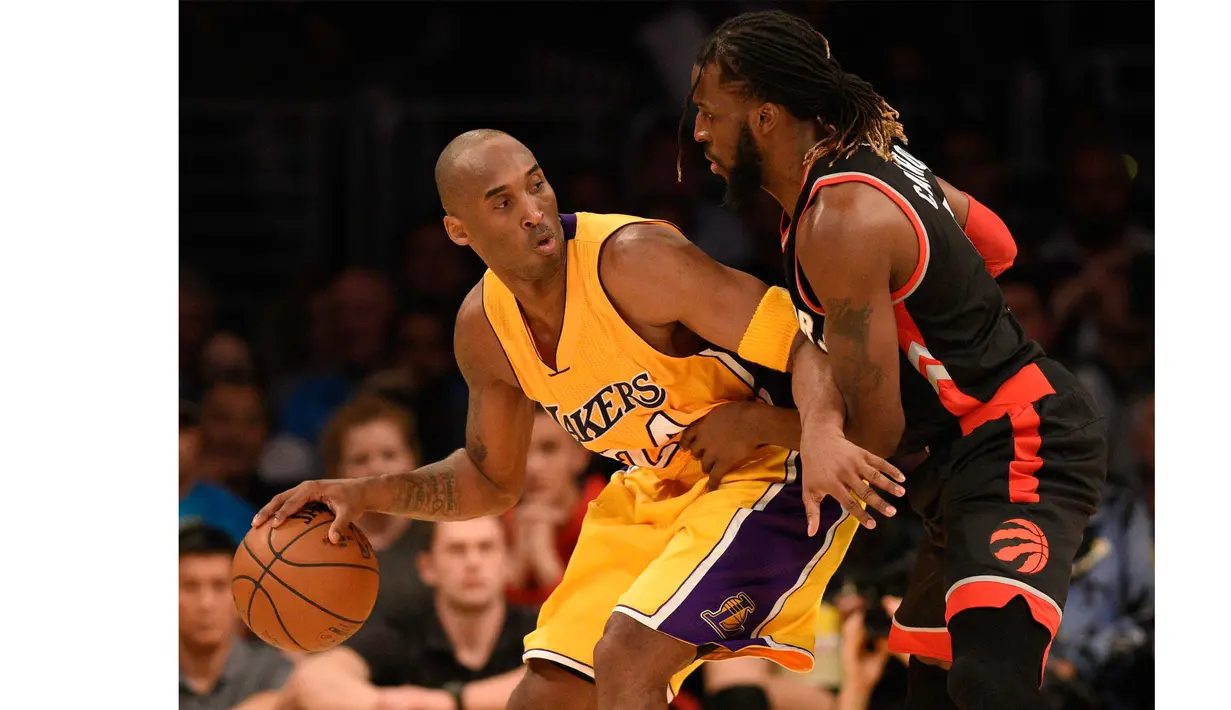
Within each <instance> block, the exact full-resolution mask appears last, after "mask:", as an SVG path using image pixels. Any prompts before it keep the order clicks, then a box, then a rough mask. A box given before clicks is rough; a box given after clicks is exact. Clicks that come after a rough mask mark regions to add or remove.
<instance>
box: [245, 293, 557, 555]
mask: <svg viewBox="0 0 1231 710" xmlns="http://www.w3.org/2000/svg"><path fill="white" fill-rule="evenodd" d="M454 349H455V351H456V354H457V363H458V366H459V367H460V369H461V371H462V375H463V377H465V378H466V384H467V385H468V386H469V388H470V408H469V411H468V413H467V415H466V447H465V448H464V449H459V450H457V451H455V452H453V453H452V454H450V455H449V456H448V457H446V458H445V459H444V460H442V461H438V462H436V463H433V464H429V465H427V466H423V467H421V468H418V469H416V470H414V471H408V472H405V473H396V474H387V475H384V476H376V477H369V478H358V479H352V480H334V481H308V482H306V483H301V484H300V485H298V486H296V487H295V488H292V489H291V490H289V491H287V492H285V493H282V494H280V495H278V496H276V497H275V498H274V499H273V500H272V501H270V502H269V503H268V504H267V505H266V506H265V507H264V508H262V509H261V511H260V512H259V513H257V516H256V518H254V519H253V525H254V526H257V525H260V524H262V523H263V522H264V521H265V520H266V519H267V518H269V517H271V516H272V517H273V518H274V521H275V525H278V524H281V521H284V520H286V519H287V518H288V517H289V516H290V515H292V514H294V513H295V512H296V511H297V510H299V509H300V508H301V507H303V506H304V505H305V504H306V503H308V502H310V501H314V500H316V501H321V502H324V503H325V504H326V505H328V506H329V507H330V508H331V509H332V510H333V512H334V514H335V515H336V517H337V518H338V519H337V520H336V521H335V522H334V524H333V525H332V526H331V527H330V538H331V539H334V540H335V541H336V539H337V537H336V534H341V532H342V531H343V530H345V526H346V524H347V523H348V522H351V521H353V520H355V519H356V518H357V517H358V516H359V515H360V514H362V513H364V512H366V511H377V512H381V513H389V514H392V515H402V516H407V517H413V518H417V519H420V520H465V519H469V518H477V517H481V516H484V515H492V514H497V513H502V512H504V511H506V510H508V509H509V508H511V507H513V505H514V504H515V503H516V502H517V500H518V498H520V497H521V490H522V483H523V481H524V478H525V468H526V453H527V451H528V450H529V446H530V429H531V427H532V426H533V423H534V404H533V402H531V401H530V400H529V399H527V398H526V396H525V394H524V393H523V392H522V391H521V389H520V388H519V387H518V386H517V384H516V376H515V375H514V374H513V371H512V369H511V367H510V366H509V364H508V362H507V361H506V360H505V359H504V355H503V352H504V351H503V349H502V348H501V346H500V343H499V341H498V340H497V339H496V334H495V331H493V330H492V327H491V324H490V323H488V321H487V317H486V315H485V314H484V312H483V295H482V284H480V285H478V286H476V287H475V288H474V289H473V290H472V291H471V292H470V295H468V296H467V297H466V300H465V302H463V304H462V307H461V309H460V310H459V311H458V314H457V326H456V330H455V333H454ZM335 533H336V534H335Z"/></svg>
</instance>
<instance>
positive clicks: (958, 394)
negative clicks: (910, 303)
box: [893, 303, 983, 417]
mask: <svg viewBox="0 0 1231 710" xmlns="http://www.w3.org/2000/svg"><path fill="white" fill-rule="evenodd" d="M893 313H894V316H895V320H896V321H897V325H898V347H900V348H902V352H904V353H906V359H907V360H909V361H910V364H912V365H914V366H915V370H916V371H918V372H919V374H920V375H923V376H924V377H925V378H927V381H928V382H929V383H931V385H932V389H934V390H936V394H937V396H939V397H940V403H941V404H943V405H944V406H945V409H947V410H948V411H949V413H950V414H952V415H953V416H955V417H963V416H966V415H967V414H970V413H972V412H975V411H977V410H978V409H979V408H980V407H982V406H983V402H980V401H979V400H977V399H975V398H974V397H971V396H970V395H968V394H966V393H964V392H962V391H961V390H960V389H958V386H957V383H956V382H954V381H953V378H951V377H950V376H949V371H948V370H946V369H945V365H944V363H942V362H941V361H940V360H939V359H937V358H936V357H935V356H934V355H932V353H931V351H930V350H928V346H927V343H925V342H924V341H923V333H921V332H920V331H919V326H918V325H916V324H915V319H914V318H911V317H910V312H909V311H907V310H906V304H905V303H898V304H897V305H895V306H894V307H893Z"/></svg>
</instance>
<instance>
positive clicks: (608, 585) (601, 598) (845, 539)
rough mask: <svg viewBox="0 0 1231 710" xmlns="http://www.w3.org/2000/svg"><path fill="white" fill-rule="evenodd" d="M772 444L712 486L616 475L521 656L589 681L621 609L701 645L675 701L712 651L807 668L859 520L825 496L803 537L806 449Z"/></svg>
mask: <svg viewBox="0 0 1231 710" xmlns="http://www.w3.org/2000/svg"><path fill="white" fill-rule="evenodd" d="M766 451H768V452H769V453H767V454H766V455H765V456H763V457H761V458H759V459H757V460H756V461H754V462H752V463H750V464H748V465H745V466H744V467H742V468H740V469H738V470H737V471H734V472H732V473H731V474H730V475H729V476H728V477H726V478H725V479H724V481H723V483H722V485H721V486H719V488H718V489H717V490H715V491H707V490H706V478H705V477H704V475H702V476H700V477H694V476H690V477H688V478H685V479H683V480H672V479H663V478H660V475H659V472H655V471H654V470H651V469H643V468H631V469H628V470H626V471H622V472H620V473H617V474H615V475H614V476H612V478H611V481H610V483H608V485H607V487H606V488H604V489H603V492H602V493H600V494H599V496H598V498H596V499H595V500H594V501H593V502H591V503H590V507H589V510H588V511H587V513H586V517H585V521H584V523H583V524H582V528H581V535H580V537H579V539H578V541H577V547H576V548H575V549H574V551H573V555H572V558H571V559H570V560H569V563H568V568H567V569H566V571H565V573H564V578H563V579H562V580H561V582H560V585H559V586H558V587H557V588H556V590H555V591H554V592H553V593H552V595H551V597H550V598H548V600H547V601H546V603H544V605H543V608H542V610H541V611H540V613H539V621H538V627H537V628H536V629H535V630H534V631H533V632H532V633H530V634H529V635H528V636H527V637H526V640H525V641H526V651H525V654H524V658H525V659H526V660H529V659H533V658H538V659H546V660H549V661H553V662H555V663H558V664H560V665H562V666H564V667H566V668H570V669H572V670H573V671H575V672H578V673H581V674H583V675H586V676H588V677H590V678H593V677H594V646H595V644H596V643H597V642H598V640H599V637H601V636H602V633H603V628H604V626H605V625H606V623H607V620H608V618H609V617H610V616H611V614H612V613H613V612H614V613H620V614H626V615H628V616H630V617H632V618H634V619H636V620H637V621H640V622H641V623H643V624H645V625H646V626H649V627H650V628H652V629H657V630H658V631H661V632H662V633H665V634H669V635H670V636H673V637H675V638H677V639H679V640H681V641H684V642H686V643H689V644H692V645H694V646H696V647H697V649H698V660H697V662H696V663H693V664H692V665H691V666H689V667H688V668H686V669H684V670H683V671H681V672H680V673H678V674H677V675H676V676H675V677H674V678H672V681H671V687H670V688H669V689H668V697H669V698H670V697H674V694H675V693H676V692H678V690H679V686H680V684H681V683H683V681H684V679H685V678H686V677H687V676H688V674H689V673H690V672H692V671H693V670H694V669H695V668H696V667H697V666H698V665H699V664H700V662H701V661H705V660H721V659H726V658H735V657H742V656H757V657H761V658H768V659H770V660H773V661H775V662H777V663H779V664H781V665H782V666H784V667H786V668H788V669H790V670H793V671H799V672H806V671H808V670H811V668H812V665H813V656H812V650H813V644H814V643H815V638H816V623H817V614H818V610H819V608H820V603H821V595H822V594H823V593H824V591H825V586H826V585H827V584H828V583H829V579H830V578H831V577H832V576H833V573H834V571H835V570H836V569H837V567H838V564H839V563H840V562H841V561H842V557H843V555H845V554H846V550H847V548H848V547H849V546H850V542H851V538H852V537H853V536H854V534H855V530H856V529H857V528H858V521H857V520H856V519H855V518H852V517H850V516H849V515H848V514H847V513H846V511H845V510H843V509H842V507H841V506H840V505H838V504H837V502H836V501H834V500H833V499H831V498H826V499H825V500H824V501H823V502H822V504H821V526H820V532H818V533H817V535H815V536H814V537H808V524H807V518H806V516H805V514H804V506H803V499H802V490H801V485H800V484H801V480H800V478H801V477H800V470H799V454H797V453H795V452H789V451H787V450H785V449H778V448H769V447H767V449H766ZM694 478H695V479H696V480H693V479H694Z"/></svg>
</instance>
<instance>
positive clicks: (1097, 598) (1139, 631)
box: [1047, 486, 1154, 710]
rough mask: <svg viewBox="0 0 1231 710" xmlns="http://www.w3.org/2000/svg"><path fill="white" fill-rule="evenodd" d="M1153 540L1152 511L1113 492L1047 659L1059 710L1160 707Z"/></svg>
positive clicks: (1086, 547)
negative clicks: (1156, 684) (1155, 704)
mask: <svg viewBox="0 0 1231 710" xmlns="http://www.w3.org/2000/svg"><path fill="white" fill-rule="evenodd" d="M1153 637H1154V541H1153V526H1152V523H1151V521H1150V516H1149V513H1148V511H1147V510H1146V507H1145V505H1143V504H1142V502H1141V500H1140V499H1139V498H1138V497H1137V496H1136V495H1135V494H1134V492H1133V491H1131V490H1130V489H1127V488H1124V487H1119V486H1108V488H1107V491H1106V493H1105V498H1104V501H1103V503H1102V504H1101V505H1100V507H1099V510H1098V512H1097V513H1096V514H1095V515H1094V517H1092V518H1091V519H1090V523H1089V525H1088V526H1087V528H1086V533H1085V540H1084V541H1083V542H1082V547H1081V549H1080V550H1079V552H1078V557H1077V560H1076V561H1075V562H1074V564H1073V582H1072V587H1071V588H1070V590H1069V596H1068V601H1067V603H1066V604H1065V608H1064V618H1063V621H1062V622H1061V624H1060V630H1059V632H1058V633H1057V635H1056V641H1055V643H1054V644H1053V645H1052V648H1051V653H1050V655H1049V656H1048V668H1047V675H1048V685H1050V686H1051V692H1052V695H1053V697H1055V698H1057V699H1058V701H1059V702H1058V703H1057V707H1062V708H1064V709H1065V710H1069V709H1072V708H1084V707H1091V706H1093V705H1094V704H1095V703H1094V699H1096V698H1097V699H1099V701H1101V705H1099V706H1100V707H1103V708H1107V710H1136V709H1137V708H1145V707H1153V697H1154V693H1153V687H1152V684H1151V685H1143V684H1149V683H1152V679H1153V677H1154V671H1153V647H1154V643H1153Z"/></svg>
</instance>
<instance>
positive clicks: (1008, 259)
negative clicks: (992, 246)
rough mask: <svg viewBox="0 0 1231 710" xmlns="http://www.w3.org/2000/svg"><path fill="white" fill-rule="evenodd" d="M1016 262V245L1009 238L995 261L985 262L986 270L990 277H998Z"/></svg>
mask: <svg viewBox="0 0 1231 710" xmlns="http://www.w3.org/2000/svg"><path fill="white" fill-rule="evenodd" d="M1016 260H1017V244H1016V243H1014V241H1013V238H1012V237H1009V238H1008V240H1007V242H1006V243H1005V244H1004V245H1003V248H1002V249H1001V250H1000V253H998V254H997V255H996V258H995V259H988V260H987V270H988V272H989V273H991V275H992V276H999V275H1001V274H1003V273H1004V272H1006V271H1008V270H1009V267H1010V266H1012V265H1013V262H1014V261H1016Z"/></svg>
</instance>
